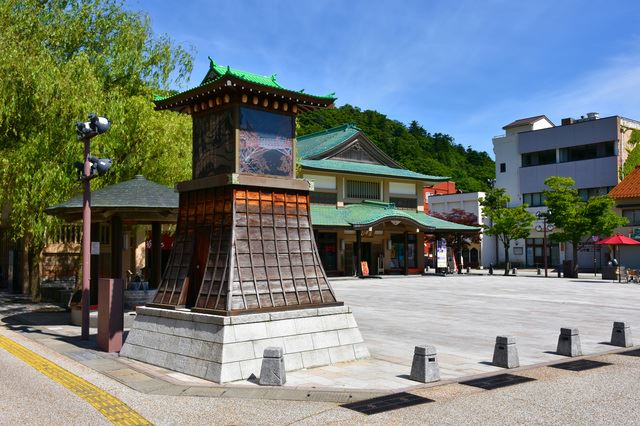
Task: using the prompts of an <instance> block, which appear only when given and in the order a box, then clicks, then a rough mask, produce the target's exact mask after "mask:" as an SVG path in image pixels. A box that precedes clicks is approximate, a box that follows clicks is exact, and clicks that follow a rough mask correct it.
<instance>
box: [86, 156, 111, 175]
mask: <svg viewBox="0 0 640 426" xmlns="http://www.w3.org/2000/svg"><path fill="white" fill-rule="evenodd" d="M89 161H90V162H91V175H90V177H91V178H94V177H96V176H104V175H105V173H107V172H108V171H109V169H110V168H111V164H112V163H113V161H111V159H110V158H97V157H94V156H93V155H90V156H89Z"/></svg>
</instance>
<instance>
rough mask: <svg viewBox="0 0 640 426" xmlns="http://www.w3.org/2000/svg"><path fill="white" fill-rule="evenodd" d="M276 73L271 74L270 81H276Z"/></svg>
mask: <svg viewBox="0 0 640 426" xmlns="http://www.w3.org/2000/svg"><path fill="white" fill-rule="evenodd" d="M276 75H278V74H271V81H273V82H274V83H275V82H276Z"/></svg>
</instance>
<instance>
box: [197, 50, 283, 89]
mask: <svg viewBox="0 0 640 426" xmlns="http://www.w3.org/2000/svg"><path fill="white" fill-rule="evenodd" d="M223 75H231V76H234V77H237V78H239V79H242V80H245V81H249V82H251V83H256V84H260V85H262V86H267V87H273V88H276V89H284V87H282V86H280V85H279V84H278V82H277V81H276V75H275V74H273V75H270V76H266V75H259V74H254V73H251V72H247V71H242V70H239V69H237V68H231V67H229V66H226V67H225V66H222V65H218V64H216V63H215V62H214V61H213V59H211V58H209V72H208V73H207V75H206V76H205V78H204V80H202V83H201V84H205V83H208V82H210V81H215V80H217V79H218V78H220V77H221V76H223Z"/></svg>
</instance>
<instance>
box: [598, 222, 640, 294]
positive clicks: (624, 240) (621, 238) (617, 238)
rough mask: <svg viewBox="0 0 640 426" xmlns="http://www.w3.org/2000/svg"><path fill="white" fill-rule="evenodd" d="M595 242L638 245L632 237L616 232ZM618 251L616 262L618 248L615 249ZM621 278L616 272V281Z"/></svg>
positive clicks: (614, 244)
mask: <svg viewBox="0 0 640 426" xmlns="http://www.w3.org/2000/svg"><path fill="white" fill-rule="evenodd" d="M596 244H603V245H604V244H606V245H608V246H614V247H617V246H634V245H639V244H640V242H638V241H636V240H634V239H633V238H629V237H627V236H625V235H622V234H616V235H614V236H611V237H608V238H605V239H604V240H600V241H598V242H597V243H596ZM617 251H618V256H616V257H617V258H618V264H620V259H619V257H620V253H619V251H620V249H619V248H618V249H617ZM621 280H622V277H621V276H620V274H618V282H620V281H621Z"/></svg>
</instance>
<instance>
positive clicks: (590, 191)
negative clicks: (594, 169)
mask: <svg viewBox="0 0 640 426" xmlns="http://www.w3.org/2000/svg"><path fill="white" fill-rule="evenodd" d="M612 189H613V186H600V187H598V188H582V189H579V190H578V195H579V196H580V198H582V201H587V200H588V199H589V198H593V197H597V196H599V195H607V194H608V193H609V191H611V190H612Z"/></svg>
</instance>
